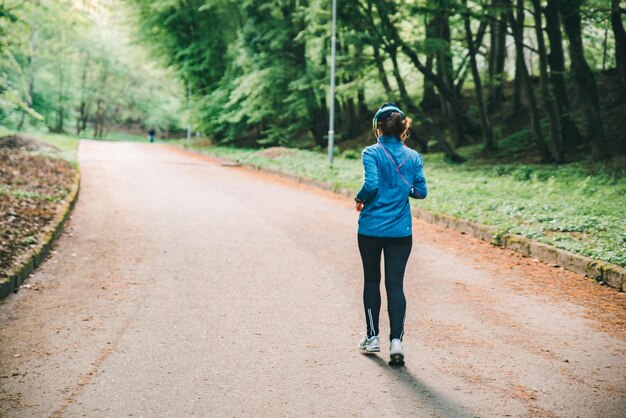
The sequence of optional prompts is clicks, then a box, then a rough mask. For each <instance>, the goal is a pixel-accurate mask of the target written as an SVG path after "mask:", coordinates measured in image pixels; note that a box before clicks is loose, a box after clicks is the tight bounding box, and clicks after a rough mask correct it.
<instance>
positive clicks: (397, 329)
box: [358, 234, 413, 340]
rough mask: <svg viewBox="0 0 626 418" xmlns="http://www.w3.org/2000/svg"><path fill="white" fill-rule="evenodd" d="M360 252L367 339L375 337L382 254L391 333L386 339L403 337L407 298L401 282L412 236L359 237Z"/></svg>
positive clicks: (378, 310)
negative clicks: (363, 277)
mask: <svg viewBox="0 0 626 418" xmlns="http://www.w3.org/2000/svg"><path fill="white" fill-rule="evenodd" d="M358 241H359V251H360V253H361V260H362V261H363V274H364V276H365V285H364V287H363V306H364V307H365V322H367V336H368V337H371V336H374V335H378V319H379V317H380V256H381V253H382V252H383V251H384V252H385V289H386V290H387V309H388V310H389V322H390V325H391V333H390V335H389V339H390V340H393V339H394V338H400V339H402V337H403V336H404V318H405V314H406V299H405V298H404V290H403V288H402V283H403V281H404V270H405V268H406V263H407V261H408V260H409V255H410V254H411V247H412V246H413V238H412V236H410V235H409V236H408V237H402V238H380V237H372V236H368V235H361V234H358Z"/></svg>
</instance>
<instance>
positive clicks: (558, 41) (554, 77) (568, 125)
mask: <svg viewBox="0 0 626 418" xmlns="http://www.w3.org/2000/svg"><path fill="white" fill-rule="evenodd" d="M557 1H558V0H548V3H547V6H546V8H545V15H546V33H547V34H548V39H549V40H550V53H549V54H548V62H549V64H550V83H551V84H552V91H553V93H554V98H555V100H556V104H557V109H558V112H559V121H560V125H561V136H562V138H563V147H564V150H569V149H572V148H574V147H576V146H578V145H580V144H582V142H583V139H582V137H581V136H580V132H578V128H576V124H575V123H574V121H573V119H572V116H571V110H570V103H569V98H568V94H567V86H566V84H565V54H564V52H563V37H562V36H561V19H560V18H559V8H558V4H557Z"/></svg>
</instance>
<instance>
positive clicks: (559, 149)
mask: <svg viewBox="0 0 626 418" xmlns="http://www.w3.org/2000/svg"><path fill="white" fill-rule="evenodd" d="M532 4H533V11H534V14H535V35H536V37H537V50H538V52H539V88H540V90H541V101H542V102H543V108H544V109H545V111H546V113H547V114H548V127H549V130H550V145H551V151H552V157H553V158H554V162H556V163H557V164H561V163H563V162H564V161H565V156H564V152H563V142H562V139H561V126H560V124H559V114H558V111H557V107H556V104H555V102H554V97H553V96H552V93H551V92H550V87H549V81H548V58H547V53H546V44H545V41H544V38H543V27H542V18H541V2H540V0H532Z"/></svg>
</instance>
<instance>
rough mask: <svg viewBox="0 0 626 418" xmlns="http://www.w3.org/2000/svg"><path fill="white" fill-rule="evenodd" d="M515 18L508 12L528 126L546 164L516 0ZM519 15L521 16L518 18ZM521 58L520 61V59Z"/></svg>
mask: <svg viewBox="0 0 626 418" xmlns="http://www.w3.org/2000/svg"><path fill="white" fill-rule="evenodd" d="M517 13H518V15H517V18H515V16H514V15H513V12H509V21H510V22H511V27H512V28H514V29H513V38H514V40H515V53H516V55H517V57H519V58H518V59H517V65H518V70H519V78H520V85H521V87H522V88H523V89H524V92H525V93H526V98H527V100H528V111H529V114H530V124H531V126H532V130H533V138H534V139H535V144H536V145H537V149H538V151H539V155H540V157H541V162H544V163H547V162H549V161H550V150H548V147H547V145H546V141H545V140H544V138H543V134H542V132H541V120H540V118H539V111H538V109H537V100H536V99H535V93H534V91H533V86H532V82H531V80H530V75H529V74H528V68H527V67H526V61H525V60H524V39H523V32H522V30H521V29H522V28H520V26H519V25H518V24H517V22H519V21H520V20H521V21H522V22H523V21H524V1H523V0H517ZM520 15H521V16H520ZM520 58H521V59H520Z"/></svg>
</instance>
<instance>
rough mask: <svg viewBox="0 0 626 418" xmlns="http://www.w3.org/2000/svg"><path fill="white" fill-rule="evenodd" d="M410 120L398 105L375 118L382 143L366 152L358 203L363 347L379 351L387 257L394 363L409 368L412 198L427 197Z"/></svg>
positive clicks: (383, 109) (384, 108)
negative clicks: (407, 276) (409, 141)
mask: <svg viewBox="0 0 626 418" xmlns="http://www.w3.org/2000/svg"><path fill="white" fill-rule="evenodd" d="M410 124H411V120H410V119H409V118H407V117H405V115H404V112H402V111H401V110H400V109H399V108H398V106H396V105H395V104H394V103H385V104H384V105H382V106H381V107H380V109H378V112H376V115H375V116H374V120H373V129H374V135H375V136H376V138H377V143H376V144H374V145H370V146H369V147H367V148H365V149H364V150H363V154H362V160H363V169H364V172H365V179H364V180H363V186H362V187H361V190H359V192H358V193H357V195H356V198H355V199H354V200H355V201H356V210H357V212H359V229H358V244H359V252H360V253H361V260H362V262H363V273H364V279H365V280H364V281H365V283H364V286H363V305H364V308H365V323H366V328H367V335H366V336H365V337H364V338H363V340H362V341H361V343H360V344H359V348H360V349H361V350H364V351H366V352H369V353H372V352H378V351H380V340H379V336H378V332H379V329H378V320H379V316H380V305H381V300H380V299H381V297H380V279H381V273H380V260H381V254H382V253H384V255H385V289H386V290H387V308H388V311H389V322H390V326H391V330H390V335H389V339H390V341H391V345H390V348H389V355H390V358H391V361H390V362H389V364H391V365H393V364H397V365H402V364H404V349H403V346H402V338H403V337H404V320H405V318H406V299H405V297H404V290H403V281H404V270H405V268H406V264H407V261H408V259H409V255H410V254H411V247H412V245H413V238H412V218H411V207H410V205H409V197H412V198H415V199H424V198H425V197H426V193H427V190H426V179H425V178H424V171H423V161H422V157H421V155H420V154H419V153H418V152H417V151H415V150H412V149H410V148H409V147H407V146H406V145H405V144H404V141H405V140H406V137H407V131H408V129H409V127H410Z"/></svg>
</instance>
